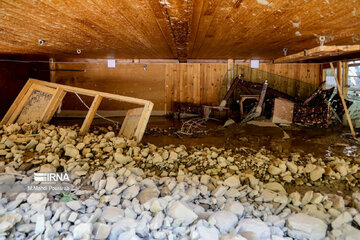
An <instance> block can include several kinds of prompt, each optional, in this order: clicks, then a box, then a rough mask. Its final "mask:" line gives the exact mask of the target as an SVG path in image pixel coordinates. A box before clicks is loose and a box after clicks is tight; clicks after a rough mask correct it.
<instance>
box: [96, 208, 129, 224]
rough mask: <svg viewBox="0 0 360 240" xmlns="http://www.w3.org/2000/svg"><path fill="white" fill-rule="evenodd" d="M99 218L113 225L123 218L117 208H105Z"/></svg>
mask: <svg viewBox="0 0 360 240" xmlns="http://www.w3.org/2000/svg"><path fill="white" fill-rule="evenodd" d="M101 216H102V217H103V218H104V219H105V221H107V222H110V223H113V222H117V221H118V220H119V219H121V218H122V217H123V216H124V211H123V210H122V209H121V208H118V207H106V208H105V209H104V211H103V212H102V214H101Z"/></svg>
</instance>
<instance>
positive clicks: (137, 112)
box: [120, 108, 144, 138]
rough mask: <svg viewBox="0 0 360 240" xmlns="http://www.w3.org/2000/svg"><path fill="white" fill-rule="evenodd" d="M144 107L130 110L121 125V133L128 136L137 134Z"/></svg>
mask: <svg viewBox="0 0 360 240" xmlns="http://www.w3.org/2000/svg"><path fill="white" fill-rule="evenodd" d="M143 110H144V108H134V109H130V110H128V112H127V114H126V117H125V120H124V122H123V124H122V125H121V129H120V134H121V135H122V136H124V137H127V138H132V137H134V136H135V131H136V128H137V126H138V124H139V121H140V118H141V113H142V112H143Z"/></svg>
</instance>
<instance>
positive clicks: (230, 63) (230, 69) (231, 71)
mask: <svg viewBox="0 0 360 240" xmlns="http://www.w3.org/2000/svg"><path fill="white" fill-rule="evenodd" d="M233 78H234V59H228V62H227V83H226V91H228V90H229V88H230V85H231V80H232V79H233Z"/></svg>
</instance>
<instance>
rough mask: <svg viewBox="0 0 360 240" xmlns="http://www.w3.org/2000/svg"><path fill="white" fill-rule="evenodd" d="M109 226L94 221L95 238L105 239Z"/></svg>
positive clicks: (108, 232)
mask: <svg viewBox="0 0 360 240" xmlns="http://www.w3.org/2000/svg"><path fill="white" fill-rule="evenodd" d="M110 230H111V226H109V225H106V224H104V223H96V225H95V239H99V240H103V239H106V238H107V237H108V236H109V234H110Z"/></svg>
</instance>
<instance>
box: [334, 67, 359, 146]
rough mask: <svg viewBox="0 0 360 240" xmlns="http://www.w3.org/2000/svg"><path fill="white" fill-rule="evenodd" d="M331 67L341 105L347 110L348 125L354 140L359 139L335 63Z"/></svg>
mask: <svg viewBox="0 0 360 240" xmlns="http://www.w3.org/2000/svg"><path fill="white" fill-rule="evenodd" d="M330 66H331V70H332V73H333V75H334V78H335V81H336V86H337V90H338V94H339V96H340V99H341V103H342V105H343V107H344V110H345V114H346V118H347V121H348V124H349V127H350V131H351V134H352V136H353V138H355V139H357V138H356V133H355V130H354V127H353V125H352V122H351V118H350V114H349V111H348V108H347V106H346V102H345V99H344V96H343V94H342V89H341V88H340V84H339V80H338V78H337V76H336V73H335V68H334V65H333V63H330Z"/></svg>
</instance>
